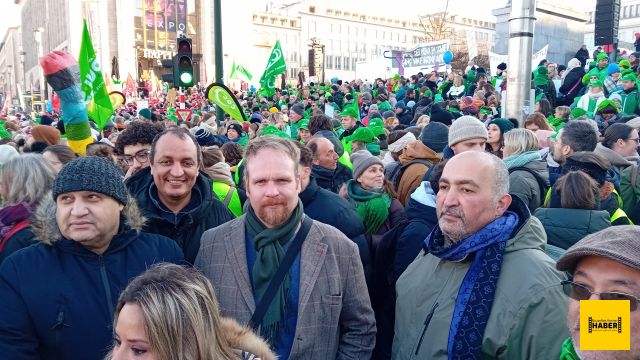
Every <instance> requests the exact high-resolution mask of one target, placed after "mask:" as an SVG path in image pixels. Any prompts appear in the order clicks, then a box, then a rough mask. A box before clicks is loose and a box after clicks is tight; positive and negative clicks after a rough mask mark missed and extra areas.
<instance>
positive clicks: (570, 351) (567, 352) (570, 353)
mask: <svg viewBox="0 0 640 360" xmlns="http://www.w3.org/2000/svg"><path fill="white" fill-rule="evenodd" d="M560 360H580V357H579V356H578V354H577V353H576V349H574V348H573V340H571V337H568V338H566V339H565V340H564V342H563V343H562V350H561V351H560Z"/></svg>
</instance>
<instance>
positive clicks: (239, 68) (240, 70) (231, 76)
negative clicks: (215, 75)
mask: <svg viewBox="0 0 640 360" xmlns="http://www.w3.org/2000/svg"><path fill="white" fill-rule="evenodd" d="M237 73H240V74H242V75H244V77H246V78H247V80H249V81H251V80H252V79H253V75H251V73H250V72H249V71H247V69H245V68H244V66H242V65H240V64H236V61H235V60H234V61H233V65H232V66H231V74H229V79H237V78H238V75H237Z"/></svg>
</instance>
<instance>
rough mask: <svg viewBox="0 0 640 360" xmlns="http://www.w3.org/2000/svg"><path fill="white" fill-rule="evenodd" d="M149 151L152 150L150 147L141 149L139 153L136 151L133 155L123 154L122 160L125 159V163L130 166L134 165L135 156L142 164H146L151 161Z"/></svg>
mask: <svg viewBox="0 0 640 360" xmlns="http://www.w3.org/2000/svg"><path fill="white" fill-rule="evenodd" d="M149 153H150V151H149V150H148V149H144V150H140V151H138V152H137V153H135V155H133V156H131V155H124V156H122V160H123V161H124V163H125V164H127V165H129V166H131V165H133V158H135V159H136V160H138V162H139V163H140V164H146V163H147V161H149Z"/></svg>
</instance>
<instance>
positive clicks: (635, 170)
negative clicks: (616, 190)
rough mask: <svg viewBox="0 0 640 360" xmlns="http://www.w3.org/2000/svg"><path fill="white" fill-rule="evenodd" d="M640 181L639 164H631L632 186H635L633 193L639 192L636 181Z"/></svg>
mask: <svg viewBox="0 0 640 360" xmlns="http://www.w3.org/2000/svg"><path fill="white" fill-rule="evenodd" d="M637 181H638V164H633V165H631V187H632V188H633V193H634V194H635V193H637V192H638V185H637V184H636V182H637Z"/></svg>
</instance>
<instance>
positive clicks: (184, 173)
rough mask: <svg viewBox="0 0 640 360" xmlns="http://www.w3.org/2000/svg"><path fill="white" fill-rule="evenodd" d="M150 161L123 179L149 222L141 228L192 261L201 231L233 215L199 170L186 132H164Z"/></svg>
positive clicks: (197, 153) (192, 141)
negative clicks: (165, 239) (164, 239)
mask: <svg viewBox="0 0 640 360" xmlns="http://www.w3.org/2000/svg"><path fill="white" fill-rule="evenodd" d="M149 163H150V166H149V167H148V168H144V169H142V170H139V171H138V172H136V173H135V174H134V175H133V176H132V177H130V178H129V179H127V181H126V185H127V187H128V188H129V191H131V194H132V195H133V196H134V197H135V198H136V199H137V201H138V203H139V204H140V207H141V208H142V210H143V213H144V215H145V217H146V218H147V219H148V221H147V223H146V226H145V229H146V230H147V231H149V232H152V233H155V234H160V235H163V236H166V237H168V238H171V239H173V240H175V242H176V243H178V245H179V246H180V248H181V249H182V251H183V252H184V254H185V259H186V260H187V261H188V262H189V263H193V261H194V260H195V258H196V255H197V254H198V249H199V248H200V238H201V237H202V233H204V232H205V231H206V230H208V229H211V228H214V227H216V226H218V225H221V224H223V223H225V222H227V221H229V220H231V219H233V218H234V216H233V214H232V213H231V212H230V211H229V209H227V207H226V206H225V205H224V204H223V203H222V202H221V201H220V200H218V197H217V196H216V194H215V193H214V192H213V191H212V183H211V179H210V178H209V177H208V176H206V175H204V173H200V172H199V169H200V168H201V167H202V153H201V150H200V145H199V144H198V142H197V140H196V139H195V137H194V136H193V135H192V134H191V133H190V132H189V131H188V130H186V129H183V128H169V129H166V130H165V131H164V132H163V133H161V134H159V135H158V136H156V137H155V139H154V141H153V143H152V144H151V149H150V151H149Z"/></svg>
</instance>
